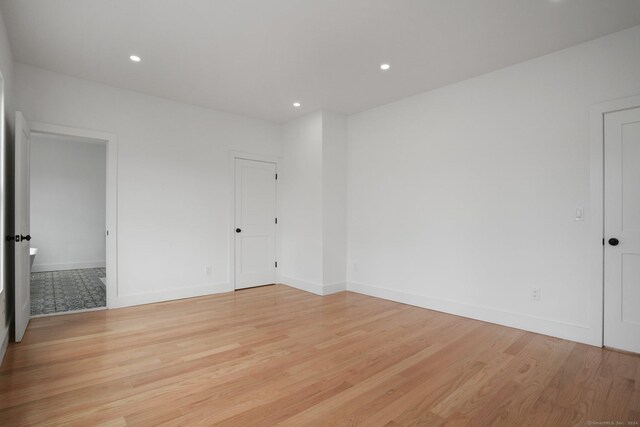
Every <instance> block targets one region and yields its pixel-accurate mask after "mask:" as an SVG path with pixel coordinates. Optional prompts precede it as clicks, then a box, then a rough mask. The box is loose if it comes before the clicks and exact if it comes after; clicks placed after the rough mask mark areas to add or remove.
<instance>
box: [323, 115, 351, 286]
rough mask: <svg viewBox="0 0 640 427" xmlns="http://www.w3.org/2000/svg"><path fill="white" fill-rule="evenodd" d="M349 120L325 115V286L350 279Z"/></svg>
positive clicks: (343, 282)
mask: <svg viewBox="0 0 640 427" xmlns="http://www.w3.org/2000/svg"><path fill="white" fill-rule="evenodd" d="M346 180H347V118H346V116H343V115H340V114H335V113H330V112H327V111H323V113H322V182H323V192H322V194H323V206H322V211H323V285H324V286H325V287H327V286H329V287H333V288H335V289H336V290H344V289H345V287H346V280H347V185H346Z"/></svg>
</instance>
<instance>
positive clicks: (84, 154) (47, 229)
mask: <svg viewBox="0 0 640 427" xmlns="http://www.w3.org/2000/svg"><path fill="white" fill-rule="evenodd" d="M106 148H107V147H106V143H104V142H102V143H100V142H95V141H82V140H70V139H69V138H67V139H64V138H58V137H51V136H47V135H43V134H40V135H39V134H33V136H32V138H31V235H32V240H31V247H32V248H38V254H37V256H36V258H35V262H34V265H33V268H32V271H53V270H68V269H75V268H95V267H104V266H105V259H106V253H105V252H106V251H105V245H106V237H105V230H106V219H105V211H106V207H105V201H106V197H107V195H106V188H107V180H106V173H107V171H106V165H107V149H106Z"/></svg>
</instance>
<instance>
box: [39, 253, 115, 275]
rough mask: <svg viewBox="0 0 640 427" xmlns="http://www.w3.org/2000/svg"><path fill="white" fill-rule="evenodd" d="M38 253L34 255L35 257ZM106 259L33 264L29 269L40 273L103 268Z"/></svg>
mask: <svg viewBox="0 0 640 427" xmlns="http://www.w3.org/2000/svg"><path fill="white" fill-rule="evenodd" d="M37 257H38V255H36V259H37ZM106 265H107V263H106V261H82V262H66V263H59V264H33V267H32V268H31V271H32V272H33V273H42V272H45V271H64V270H80V269H83V268H105V267H106Z"/></svg>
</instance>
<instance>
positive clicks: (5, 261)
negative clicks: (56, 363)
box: [0, 14, 14, 363]
mask: <svg viewBox="0 0 640 427" xmlns="http://www.w3.org/2000/svg"><path fill="white" fill-rule="evenodd" d="M0 73H1V74H2V77H3V80H4V85H3V86H4V116H1V115H0V121H1V122H2V124H0V133H3V134H4V136H5V140H2V141H3V143H2V144H1V145H0V164H1V165H2V166H1V167H0V197H2V203H0V212H2V213H1V214H0V222H1V223H2V227H0V236H4V235H5V234H8V233H11V232H12V230H13V215H12V214H8V215H7V213H8V212H9V211H11V212H12V211H13V193H12V192H11V191H9V190H10V188H11V187H12V182H13V148H12V147H13V143H12V142H11V140H12V134H11V129H13V115H14V110H13V55H12V53H11V47H10V46H9V38H8V37H7V31H6V28H5V25H4V20H3V18H2V14H0ZM3 241H4V239H3ZM12 262H13V247H12V246H9V244H8V243H3V244H2V245H0V263H1V265H2V268H1V269H0V270H1V271H0V280H2V286H1V287H2V289H1V290H0V363H1V362H2V358H3V357H4V352H5V350H6V346H7V344H8V339H9V323H10V316H11V314H10V313H11V312H12V311H13V309H12V308H10V307H9V306H8V304H9V299H8V298H7V287H8V286H9V284H10V283H11V282H12V280H13V275H12V269H10V268H8V266H9V264H10V263H12Z"/></svg>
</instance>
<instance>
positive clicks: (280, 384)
mask: <svg viewBox="0 0 640 427" xmlns="http://www.w3.org/2000/svg"><path fill="white" fill-rule="evenodd" d="M639 420H640V357H638V356H633V355H628V354H623V353H619V352H614V351H610V350H603V349H599V348H595V347H590V346H587V345H583V344H577V343H574V342H571V341H565V340H561V339H556V338H550V337H547V336H543V335H537V334H533V333H529V332H524V331H520V330H517V329H511V328H507V327H503V326H497V325H493V324H489V323H483V322H479V321H475V320H470V319H465V318H461V317H456V316H452V315H447V314H443V313H438V312H434V311H429V310H425V309H421V308H417V307H412V306H408V305H403V304H398V303H394V302H389V301H385V300H381V299H376V298H371V297H367V296H364V295H359V294H355V293H349V292H343V293H339V294H335V295H331V296H327V297H318V296H315V295H312V294H308V293H305V292H302V291H299V290H295V289H292V288H288V287H285V286H268V287H262V288H255V289H249V290H244V291H239V292H235V293H229V294H222V295H216V296H211V297H203V298H196V299H189V300H181V301H173V302H168V303H161V304H153V305H145V306H139V307H133V308H126V309H119V310H107V311H99V312H89V313H81V314H71V315H68V316H57V317H49V318H39V319H34V320H32V322H31V324H30V326H29V328H28V330H27V333H26V336H25V338H24V341H23V342H22V343H20V344H11V345H10V347H9V349H8V351H7V354H6V356H5V361H4V363H3V366H2V367H1V368H0V423H1V424H2V425H11V426H13V425H16V426H17V425H68V424H71V425H109V426H124V425H136V426H137V425H153V426H156V425H188V426H190V425H212V424H216V425H230V426H250V425H274V424H278V423H281V424H282V425H289V426H307V425H337V424H340V425H356V424H360V425H365V426H377V425H381V426H382V425H387V426H397V425H429V426H431V425H473V426H485V425H509V426H523V425H531V426H543V425H550V426H563V425H583V426H586V425H588V422H611V421H619V422H624V424H621V425H638V421H639ZM592 425H596V424H595V423H594V424H592ZM609 425H614V424H609Z"/></svg>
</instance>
